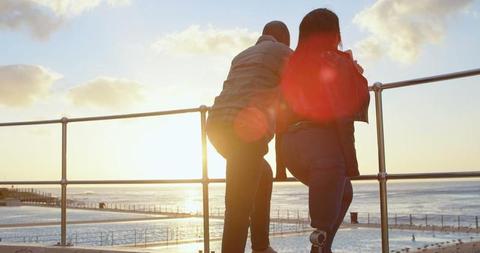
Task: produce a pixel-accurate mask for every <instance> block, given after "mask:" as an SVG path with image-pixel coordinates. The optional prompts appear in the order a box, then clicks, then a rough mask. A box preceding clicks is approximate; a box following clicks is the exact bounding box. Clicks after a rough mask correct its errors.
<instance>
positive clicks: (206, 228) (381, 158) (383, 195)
mask: <svg viewBox="0 0 480 253" xmlns="http://www.w3.org/2000/svg"><path fill="white" fill-rule="evenodd" d="M476 75H480V69H473V70H468V71H462V72H456V73H450V74H444V75H438V76H432V77H426V78H419V79H413V80H407V81H401V82H393V83H385V84H382V83H375V84H374V85H373V86H372V87H370V90H371V91H373V92H374V94H375V110H376V123H377V124H376V127H377V146H378V167H379V173H378V174H377V175H365V176H359V177H356V178H352V180H378V182H379V192H380V220H381V231H382V252H383V253H388V252H389V241H388V227H389V226H388V224H389V216H388V205H387V180H398V179H438V178H466V177H480V171H474V172H451V173H414V174H391V175H388V174H387V170H386V162H385V136H384V128H383V127H384V125H383V102H382V92H383V91H384V90H387V89H393V88H401V87H407V86H413V85H419V84H425V83H432V82H439V81H444V80H450V79H456V78H463V77H469V76H476ZM208 110H209V108H208V107H207V106H200V107H199V108H189V109H181V110H171V111H160V112H147V113H134V114H122V115H108V116H98V117H84V118H66V117H64V118H61V119H56V120H43V121H24V122H8V123H0V127H10V126H27V125H46V124H61V126H62V142H61V146H62V152H61V154H62V156H61V162H62V163H61V164H62V165H61V172H62V174H61V175H62V176H61V179H60V180H52V181H0V185H60V186H61V226H60V230H61V233H60V242H59V245H61V246H67V245H68V243H67V242H68V241H67V185H85V184H90V185H92V184H185V183H201V184H202V192H203V214H204V216H203V243H204V250H203V252H205V253H207V252H210V225H209V198H208V197H209V190H208V185H209V183H223V182H225V179H209V177H208V160H207V136H206V119H207V113H208ZM183 113H200V131H201V141H202V178H201V179H189V180H68V178H67V130H68V124H72V123H81V122H92V121H104V120H115V119H127V118H142V117H157V116H165V115H175V114H183ZM285 181H295V179H293V178H290V179H288V180H285Z"/></svg>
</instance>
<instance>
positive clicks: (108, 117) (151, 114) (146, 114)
mask: <svg viewBox="0 0 480 253" xmlns="http://www.w3.org/2000/svg"><path fill="white" fill-rule="evenodd" d="M206 109H207V110H208V107H206ZM202 110H204V109H203V108H201V107H197V108H187V109H179V110H170V111H156V112H142V113H130V114H115V115H106V116H94V117H82V118H65V119H64V120H65V121H66V122H85V121H101V120H114V119H129V118H144V117H155V116H163V115H173V114H183V113H192V112H200V111H202ZM62 122H63V120H62V119H57V120H39V121H23V122H6V123H0V127H6V126H26V125H47V124H60V123H62Z"/></svg>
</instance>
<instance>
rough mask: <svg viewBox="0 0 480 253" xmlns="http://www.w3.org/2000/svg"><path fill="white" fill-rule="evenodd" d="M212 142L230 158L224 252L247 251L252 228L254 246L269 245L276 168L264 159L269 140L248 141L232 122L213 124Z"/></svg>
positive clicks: (261, 247)
mask: <svg viewBox="0 0 480 253" xmlns="http://www.w3.org/2000/svg"><path fill="white" fill-rule="evenodd" d="M207 132H208V136H209V139H210V141H211V142H212V144H213V146H214V147H215V148H216V149H217V151H218V152H219V153H220V154H221V155H222V156H223V157H224V158H225V159H226V161H227V171H226V191H225V222H224V228H223V237H222V252H223V253H244V252H245V244H246V241H247V237H248V228H249V227H250V232H251V241H252V249H253V250H258V251H262V250H264V249H266V248H268V247H269V245H270V241H269V230H270V200H271V195H272V182H273V178H272V169H271V168H270V165H269V164H268V162H267V161H265V159H264V158H263V157H264V156H265V154H266V153H267V152H268V140H266V139H262V140H259V141H255V142H251V143H246V142H244V141H242V140H241V139H240V138H239V137H238V136H237V135H236V134H235V132H234V131H233V129H232V128H231V127H230V126H228V125H222V124H216V123H209V124H208V127H207Z"/></svg>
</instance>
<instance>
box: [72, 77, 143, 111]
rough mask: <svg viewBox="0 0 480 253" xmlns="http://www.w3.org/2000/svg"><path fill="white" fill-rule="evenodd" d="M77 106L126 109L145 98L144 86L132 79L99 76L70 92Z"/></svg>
mask: <svg viewBox="0 0 480 253" xmlns="http://www.w3.org/2000/svg"><path fill="white" fill-rule="evenodd" d="M68 97H69V98H70V99H71V101H72V102H73V103H74V104H75V105H77V106H88V107H98V108H104V109H124V108H127V107H129V106H131V105H133V104H135V103H137V102H139V101H141V100H143V99H144V95H143V87H142V86H141V85H140V84H139V83H137V82H135V81H131V80H127V79H116V78H112V77H98V78H96V79H94V80H92V81H89V82H87V83H84V84H81V85H78V86H77V87H74V88H72V89H71V90H70V91H69V92H68Z"/></svg>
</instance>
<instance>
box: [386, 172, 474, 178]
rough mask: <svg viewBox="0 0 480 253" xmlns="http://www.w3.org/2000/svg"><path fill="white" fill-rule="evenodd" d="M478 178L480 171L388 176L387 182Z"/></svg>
mask: <svg viewBox="0 0 480 253" xmlns="http://www.w3.org/2000/svg"><path fill="white" fill-rule="evenodd" d="M474 177H480V171H467V172H436V173H408V174H389V175H388V176H387V178H388V179H389V180H401V179H442V178H474Z"/></svg>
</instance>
